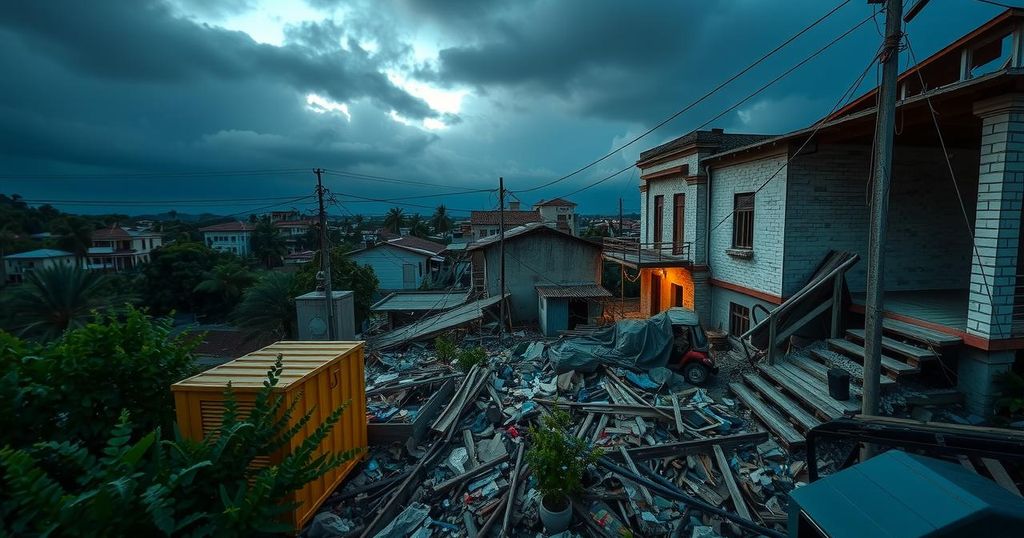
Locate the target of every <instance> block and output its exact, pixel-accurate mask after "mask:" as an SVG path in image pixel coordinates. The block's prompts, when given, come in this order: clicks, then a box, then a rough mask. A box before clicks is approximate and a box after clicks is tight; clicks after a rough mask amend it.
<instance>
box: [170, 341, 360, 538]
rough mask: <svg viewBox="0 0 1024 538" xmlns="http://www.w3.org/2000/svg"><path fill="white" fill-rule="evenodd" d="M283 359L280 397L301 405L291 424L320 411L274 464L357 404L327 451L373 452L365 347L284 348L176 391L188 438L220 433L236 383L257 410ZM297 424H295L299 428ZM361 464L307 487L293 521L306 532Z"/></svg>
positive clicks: (242, 399)
mask: <svg viewBox="0 0 1024 538" xmlns="http://www.w3.org/2000/svg"><path fill="white" fill-rule="evenodd" d="M278 354H281V355H282V356H283V365H284V371H283V372H282V374H281V379H280V381H279V382H278V384H277V386H276V387H275V389H274V392H275V393H277V394H283V395H284V398H285V407H287V406H288V405H290V404H291V403H292V402H293V401H295V400H296V399H298V400H299V403H298V405H297V406H296V408H295V412H294V414H293V415H292V418H291V423H294V422H296V421H298V420H299V419H300V418H301V417H302V416H303V415H304V414H305V413H307V412H310V411H312V413H313V415H312V418H311V420H310V421H309V422H308V423H307V424H306V426H305V428H304V429H303V431H302V433H300V434H299V435H297V436H296V437H295V438H294V439H293V440H292V442H291V445H290V446H289V447H286V448H284V449H282V450H281V451H280V452H279V453H276V454H273V455H272V456H271V457H270V458H269V463H271V464H274V463H277V462H280V461H281V458H282V457H283V456H284V455H285V454H286V451H291V450H295V449H297V448H298V446H299V444H300V443H302V441H303V439H305V438H306V437H308V436H309V435H311V434H312V433H313V431H314V430H315V429H316V428H317V426H318V425H320V424H321V423H322V422H323V420H324V418H326V417H327V415H329V414H330V413H331V411H332V410H334V409H335V408H336V407H338V406H339V405H342V404H343V403H345V402H349V406H348V408H347V409H346V410H345V412H344V413H342V415H341V420H339V421H338V423H337V424H336V425H335V427H334V429H333V430H332V431H331V434H330V435H329V436H328V437H327V438H326V439H325V440H324V442H323V443H322V444H321V445H320V450H321V451H322V452H321V453H323V452H328V453H339V452H344V451H347V450H351V449H353V448H363V449H365V448H366V395H365V391H366V386H365V379H364V374H363V342H323V341H306V342H295V341H284V342H277V343H276V344H272V345H269V346H267V347H265V348H263V349H261V350H259V351H254V352H253V353H250V354H248V355H245V356H243V357H240V358H238V359H235V360H233V361H231V362H228V363H226V364H223V365H221V366H217V367H214V368H211V369H209V370H207V371H205V372H203V373H201V374H198V375H195V376H192V377H190V378H188V379H184V380H182V381H179V382H177V383H175V384H174V385H172V386H171V391H172V392H173V393H174V404H175V408H176V411H177V418H178V427H179V428H180V429H181V434H182V435H183V436H185V437H187V438H189V439H195V440H200V439H203V438H204V437H205V436H206V435H208V434H210V433H211V432H216V431H217V428H218V427H219V426H220V422H221V418H222V414H223V411H224V389H225V387H226V386H227V383H228V381H230V382H231V386H232V388H233V389H234V393H235V399H236V400H237V401H238V405H239V409H240V410H241V411H242V412H243V413H244V412H245V411H246V410H247V409H251V408H252V402H253V401H254V399H255V397H256V393H257V392H258V391H259V390H260V389H261V388H262V387H263V381H264V380H265V379H266V375H267V370H268V369H269V368H270V367H271V366H272V365H273V364H274V360H275V359H276V358H277V355H278ZM291 423H290V424H291ZM357 462H358V458H354V459H352V460H350V461H348V462H346V463H345V464H343V465H342V466H341V467H339V468H337V469H335V470H334V471H332V472H330V473H328V474H326V475H324V476H322V477H320V478H319V479H318V480H314V481H313V482H310V483H309V484H306V486H305V487H303V488H302V489H301V490H299V491H296V492H295V493H294V496H293V498H292V499H291V500H294V501H296V502H299V503H301V504H300V505H299V506H298V508H296V509H295V511H294V512H293V513H292V518H291V521H292V523H293V524H294V525H295V529H296V530H299V529H301V528H302V526H303V525H305V523H306V521H307V520H309V518H310V517H312V516H313V514H315V513H316V510H317V508H318V507H319V506H320V504H321V503H322V502H323V501H324V499H326V498H327V497H328V496H329V495H330V494H331V492H333V491H334V489H335V488H336V487H337V486H338V484H339V483H340V482H341V481H342V479H344V478H345V476H346V475H348V473H349V472H350V471H351V470H352V468H353V467H355V465H356V463H357Z"/></svg>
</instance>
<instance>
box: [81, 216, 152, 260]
mask: <svg viewBox="0 0 1024 538" xmlns="http://www.w3.org/2000/svg"><path fill="white" fill-rule="evenodd" d="M161 245H163V235H161V234H160V233H158V232H155V231H153V230H150V229H149V228H141V227H122V226H120V225H119V224H114V225H112V226H110V227H109V228H102V229H99V230H96V231H95V232H93V234H92V246H91V247H89V254H88V258H87V260H86V267H87V268H89V269H99V270H108V271H117V272H119V271H125V270H129V269H134V268H135V267H138V266H139V265H141V264H143V263H147V262H149V254H150V253H151V252H152V251H153V250H155V249H157V248H159V247H160V246H161Z"/></svg>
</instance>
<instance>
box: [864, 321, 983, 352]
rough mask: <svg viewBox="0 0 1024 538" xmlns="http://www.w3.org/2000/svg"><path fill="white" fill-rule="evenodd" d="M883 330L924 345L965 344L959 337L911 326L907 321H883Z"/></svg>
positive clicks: (945, 345)
mask: <svg viewBox="0 0 1024 538" xmlns="http://www.w3.org/2000/svg"><path fill="white" fill-rule="evenodd" d="M882 330H883V331H885V332H887V333H891V334H898V335H900V336H902V337H903V338H906V339H908V340H913V341H915V342H920V343H921V344H923V345H932V346H935V347H947V346H958V345H960V344H962V343H963V339H962V338H960V337H959V336H953V335H951V334H946V333H943V332H939V331H933V330H932V329H926V328H924V327H918V326H917V325H911V324H910V323H907V322H905V321H899V320H895V319H889V318H884V319H882Z"/></svg>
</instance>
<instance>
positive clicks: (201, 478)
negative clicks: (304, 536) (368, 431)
mask: <svg viewBox="0 0 1024 538" xmlns="http://www.w3.org/2000/svg"><path fill="white" fill-rule="evenodd" d="M281 372H282V367H281V357H280V356H278V360H277V361H276V363H275V365H274V366H273V367H272V368H271V369H270V370H269V371H268V373H267V379H266V380H265V381H264V383H263V389H262V390H261V391H260V392H259V393H258V394H257V397H256V401H255V405H254V408H253V410H252V411H251V412H250V413H249V414H248V415H247V416H244V417H243V416H241V415H240V413H239V410H238V406H237V404H236V401H235V397H234V394H233V393H232V392H231V389H230V386H229V388H228V390H227V393H226V395H225V396H226V402H225V411H224V415H223V423H222V425H221V426H220V429H219V431H218V432H217V433H216V434H215V435H211V436H209V437H207V439H205V440H204V441H202V442H197V441H189V440H185V439H182V438H180V437H178V438H176V439H175V440H173V441H162V442H161V441H160V435H161V431H162V430H160V429H159V428H158V429H156V430H153V431H151V432H149V433H148V434H146V435H144V436H142V437H141V438H139V439H138V441H135V442H131V439H132V437H133V431H135V430H136V428H135V427H133V425H132V423H131V421H130V420H129V414H128V413H127V412H125V413H122V414H121V415H120V417H119V419H118V421H117V423H116V424H115V425H114V427H113V429H112V432H111V433H110V435H109V439H108V440H107V442H106V443H105V446H104V448H103V450H102V453H101V455H95V454H93V453H91V452H90V451H89V450H87V449H86V448H85V447H83V446H82V445H79V444H76V443H69V442H53V441H51V442H46V443H40V444H37V445H34V446H32V447H31V448H24V449H14V448H10V447H6V448H3V449H0V525H2V527H0V535H5V534H10V535H14V536H46V535H51V534H52V535H58V536H71V537H76V536H159V535H166V536H171V535H175V536H185V535H187V536H260V535H268V534H276V533H286V532H289V531H291V530H292V529H291V527H290V526H289V525H288V524H285V523H283V522H282V519H281V516H282V515H283V514H285V513H286V512H288V511H290V510H292V509H293V508H294V505H289V504H287V503H282V502H281V500H282V499H284V498H285V497H286V496H287V495H289V494H290V493H291V492H293V491H295V490H297V489H299V488H301V487H303V486H304V485H305V484H306V483H308V482H310V481H311V480H314V479H316V478H319V477H320V476H322V475H323V474H325V473H327V472H329V471H330V470H332V469H334V468H336V467H338V466H339V465H341V464H342V463H344V462H345V461H347V460H348V459H350V458H351V457H353V456H354V455H355V454H356V452H355V451H352V452H347V453H342V454H317V453H316V450H317V447H318V446H319V445H320V444H321V443H322V442H323V440H324V439H325V438H326V437H327V436H328V435H329V434H330V432H331V429H332V428H333V427H334V425H335V424H336V423H337V421H338V419H339V418H340V416H341V413H342V412H343V410H344V407H340V408H338V409H335V410H334V411H333V412H332V413H331V414H330V415H329V416H328V418H327V419H326V420H325V421H324V423H322V424H319V425H318V426H317V427H316V429H315V430H314V431H313V433H312V435H310V436H309V437H307V438H306V439H305V440H304V441H303V442H302V443H300V444H299V446H298V448H297V449H296V450H293V451H291V453H290V454H289V455H287V456H285V457H284V458H282V460H281V462H280V463H279V464H276V465H270V466H264V467H260V466H258V465H254V462H256V461H257V458H261V459H262V457H265V456H269V455H270V454H272V453H274V452H275V451H276V450H277V449H279V448H281V447H283V446H288V445H290V443H291V440H292V439H293V438H294V437H295V435H297V434H298V433H299V432H301V431H303V430H304V428H305V426H306V425H307V424H308V422H309V420H310V417H311V415H310V414H308V413H307V414H305V415H303V416H302V417H300V418H299V419H298V420H297V421H296V422H295V424H294V425H292V426H291V427H289V426H288V423H289V421H290V419H291V417H292V416H293V413H294V411H295V409H296V407H295V406H296V405H297V404H298V402H299V400H298V399H296V400H294V401H293V402H292V404H291V405H290V406H285V404H284V397H283V396H281V395H275V394H274V393H273V392H272V389H273V387H274V386H275V385H276V384H277V382H278V379H279V378H280V376H281Z"/></svg>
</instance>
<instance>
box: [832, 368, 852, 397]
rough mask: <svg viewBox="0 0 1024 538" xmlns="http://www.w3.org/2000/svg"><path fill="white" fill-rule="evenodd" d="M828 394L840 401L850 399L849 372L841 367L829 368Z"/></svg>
mask: <svg viewBox="0 0 1024 538" xmlns="http://www.w3.org/2000/svg"><path fill="white" fill-rule="evenodd" d="M828 395H829V396H831V397H833V398H835V399H837V400H840V401H846V400H849V399H850V372H847V371H846V370H843V369H842V368H829V370H828Z"/></svg>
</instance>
